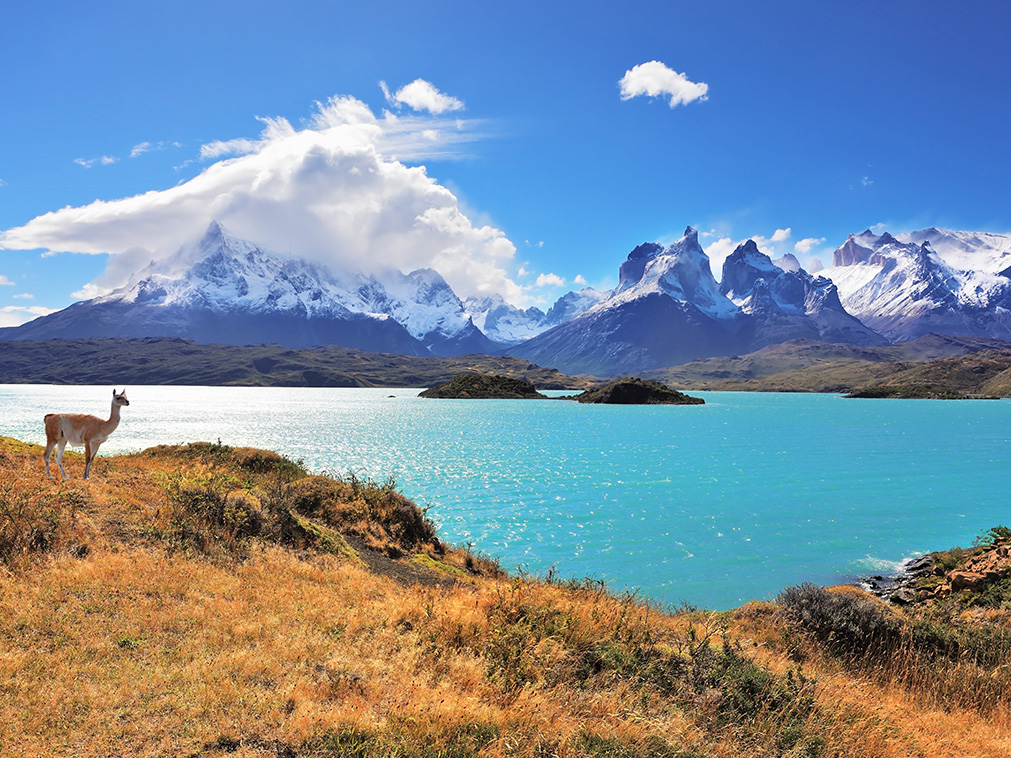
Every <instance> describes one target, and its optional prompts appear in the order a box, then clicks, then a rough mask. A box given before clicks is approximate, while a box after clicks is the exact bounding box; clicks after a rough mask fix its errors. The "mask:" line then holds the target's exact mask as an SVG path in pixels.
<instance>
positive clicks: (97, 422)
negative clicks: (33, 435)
mask: <svg viewBox="0 0 1011 758" xmlns="http://www.w3.org/2000/svg"><path fill="white" fill-rule="evenodd" d="M129 404H130V401H129V400H127V399H126V390H123V391H122V392H120V393H117V392H116V390H113V391H112V410H111V411H110V413H109V418H108V419H100V418H98V417H97V416H90V415H88V414H85V413H47V414H46V416H45V424H46V453H45V456H44V459H45V462H46V476H47V477H50V476H51V475H50V473H49V456H50V454H51V453H52V452H53V448H54V447H55V448H56V465H57V466H59V469H60V473H61V474H63V478H64V479H67V478H69V477H68V475H67V472H66V469H64V468H63V449H64V448H65V447H66V446H67V444H68V443H69V444H71V445H74V446H77V447H80V446H82V445H83V446H84V478H85V479H90V478H91V477H89V476H88V473H89V471H90V470H91V461H92V460H94V458H95V456H96V455H98V448H99V446H100V445H101V444H102V443H103V442H105V441H106V440H107V439H109V435H110V434H112V433H113V432H114V431H115V430H116V427H117V426H119V409H120V408H121V407H122V406H124V405H129Z"/></svg>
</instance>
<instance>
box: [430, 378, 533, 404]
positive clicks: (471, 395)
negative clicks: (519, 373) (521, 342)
mask: <svg viewBox="0 0 1011 758" xmlns="http://www.w3.org/2000/svg"><path fill="white" fill-rule="evenodd" d="M419 397H435V398H440V399H456V400H461V399H462V400H526V399H529V398H541V399H545V395H542V394H541V393H540V392H538V391H537V388H536V387H534V385H533V383H531V382H528V381H526V380H525V379H514V378H512V377H509V376H498V375H496V374H460V375H458V376H455V377H454V378H453V379H451V380H450V381H448V382H443V383H442V384H437V385H435V386H434V387H430V388H429V389H427V390H425V391H424V392H422V393H421V394H420V395H419Z"/></svg>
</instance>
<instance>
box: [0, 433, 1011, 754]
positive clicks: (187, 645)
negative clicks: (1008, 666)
mask: <svg viewBox="0 0 1011 758" xmlns="http://www.w3.org/2000/svg"><path fill="white" fill-rule="evenodd" d="M41 454H42V451H41V449H40V448H37V447H35V446H29V445H23V444H21V443H18V442H15V441H13V440H8V439H3V438H0V460H2V462H3V468H2V471H3V476H2V479H0V496H2V497H3V498H5V499H4V500H3V507H2V508H0V535H3V540H4V542H3V543H2V544H4V545H8V546H10V547H7V548H4V549H5V551H6V552H4V553H3V554H2V556H0V561H2V568H0V604H2V607H3V609H4V613H3V614H0V754H3V755H67V756H69V755H74V756H90V755H95V756H98V755H102V756H106V755H164V756H219V755H221V756H223V755H239V756H254V755H273V756H363V757H369V756H377V757H378V756H384V757H385V756H404V757H408V756H417V757H419V758H420V757H422V756H426V757H431V758H434V757H435V756H565V757H568V756H623V757H627V756H642V757H643V758H645V757H646V756H676V757H677V758H690V757H694V758H699V757H700V756H706V757H707V758H718V757H726V756H857V757H860V756H882V758H885V757H888V758H891V757H892V756H919V755H931V756H934V755H939V756H945V755H948V756H955V755H966V756H969V755H986V756H1006V755H1009V754H1011V751H1009V749H1008V747H1007V745H1008V737H1009V727H1008V719H1007V710H1008V706H1007V705H1006V704H1005V703H1003V702H1002V700H1001V698H999V697H996V696H990V695H986V694H985V693H983V691H982V689H981V688H979V687H977V690H978V691H979V692H980V693H981V694H980V695H979V696H978V697H976V698H975V699H973V698H971V697H963V696H962V695H959V694H958V693H959V692H965V690H964V689H959V688H960V687H962V685H961V684H960V683H959V681H961V680H958V677H959V676H963V674H964V672H966V671H969V670H970V669H969V666H970V662H969V658H971V656H967V654H965V653H964V652H963V651H965V650H967V649H968V648H967V647H966V645H967V644H968V643H967V642H966V640H968V639H969V638H970V637H971V636H972V635H968V636H966V635H962V636H958V635H960V634H962V632H960V631H958V630H957V629H956V626H957V624H956V623H955V621H957V619H955V620H948V619H945V618H942V617H938V618H935V619H931V620H930V623H932V624H934V625H935V627H930V628H928V627H926V626H923V624H924V621H922V620H919V619H917V618H914V617H911V616H910V617H907V616H904V615H902V614H898V615H897V616H896V618H898V621H897V622H896V623H897V624H898V625H899V628H900V633H899V636H898V640H899V641H898V643H896V644H897V645H898V647H896V648H894V649H897V650H906V649H909V650H914V649H915V650H916V651H918V652H917V655H922V656H923V658H922V660H923V661H930V662H931V663H932V666H933V668H932V669H931V670H930V671H923V672H921V673H919V674H917V675H916V676H913V669H912V668H909V667H907V668H906V669H902V668H901V666H899V664H898V663H896V664H889V665H891V667H890V668H889V667H888V666H886V661H887V659H888V656H887V655H885V653H884V650H885V648H883V647H882V648H881V650H882V652H881V653H880V654H879V653H874V654H873V655H872V654H868V653H865V652H863V653H862V652H861V648H860V635H859V633H858V632H854V633H853V634H852V635H851V636H850V638H848V639H847V641H846V642H845V644H844V645H843V646H842V647H841V648H837V647H835V646H834V643H833V642H832V640H833V636H832V634H833V629H834V627H833V626H832V625H833V624H834V623H835V621H834V619H836V617H837V616H839V617H840V618H843V617H845V619H847V620H846V622H845V623H848V624H853V623H857V624H858V627H859V624H860V623H864V622H865V621H867V620H868V619H873V618H876V617H875V616H874V615H873V614H874V613H877V611H876V610H874V611H869V612H867V614H870V615H866V618H865V617H864V616H860V615H859V613H858V614H856V616H853V615H852V614H850V615H846V614H845V613H842V612H841V611H838V610H833V608H834V607H835V606H833V605H832V603H831V602H829V603H824V600H823V599H821V600H816V601H815V602H821V603H823V605H824V608H823V609H822V615H823V616H824V617H825V618H822V620H821V621H820V622H819V623H820V624H821V625H822V626H821V627H819V628H820V629H821V631H815V630H814V627H812V626H811V625H810V624H809V623H808V622H805V621H804V620H803V619H801V618H800V617H798V616H796V615H795V614H794V610H795V609H794V605H795V604H794V603H793V602H792V601H784V602H783V604H782V606H776V605H773V604H769V603H764V604H763V603H754V604H749V605H747V606H745V607H743V608H741V609H739V610H738V611H735V612H731V613H707V612H703V611H695V610H684V611H680V612H672V611H669V610H667V609H663V608H659V607H656V606H654V605H651V604H649V603H646V602H643V601H641V600H640V599H638V598H636V597H634V596H628V595H624V596H616V595H615V594H613V593H611V592H609V591H608V589H607V588H606V587H605V586H604V585H602V584H601V583H599V582H593V581H572V582H561V581H557V580H555V579H554V578H550V577H549V578H537V577H531V576H526V575H518V576H510V575H508V574H506V573H505V572H503V571H502V570H501V568H500V567H498V565H497V564H495V562H494V561H492V560H489V559H488V558H486V557H483V556H480V555H478V554H475V553H473V552H471V551H470V550H468V549H462V548H455V547H453V546H450V545H446V544H444V543H443V542H441V541H440V540H439V539H438V536H437V534H436V532H435V530H434V528H433V527H432V525H431V522H429V521H428V519H427V518H426V515H425V513H424V512H423V511H421V510H420V509H418V508H417V507H416V506H414V504H413V503H411V502H410V501H409V500H407V499H406V498H404V496H403V495H402V494H401V493H399V492H398V491H397V489H396V487H395V485H394V484H393V483H392V482H385V483H375V482H369V481H366V480H362V479H361V478H359V477H355V476H351V475H346V476H338V477H326V476H318V475H311V474H309V473H308V472H306V471H305V470H304V468H303V467H302V466H301V465H300V464H299V463H298V462H295V461H289V460H287V459H284V458H282V457H280V456H277V455H275V454H273V453H269V452H266V451H257V450H249V449H242V448H238V449H234V448H229V447H227V446H223V445H214V444H206V443H204V444H196V445H186V446H172V447H159V448H153V449H151V450H147V451H144V452H142V453H137V454H133V455H124V456H112V457H106V458H99V459H97V460H96V464H95V470H94V471H93V477H94V478H93V480H92V481H91V482H83V481H81V480H80V479H75V480H70V481H68V482H59V481H55V480H54V481H47V480H45V479H44V478H43V477H42V467H41V466H42V462H41ZM68 462H69V463H70V464H71V469H70V470H71V471H74V470H75V467H77V469H78V470H79V467H80V459H79V458H71V456H70V455H69V454H68ZM854 592H856V590H854ZM812 593H813V591H812V590H808V589H805V590H804V591H803V592H802V593H801V594H802V595H804V596H805V597H806V596H807V595H808V594H812ZM854 597H855V596H854ZM819 607H821V606H819ZM825 609H827V610H825ZM886 612H887V613H888V614H894V613H897V612H894V611H892V610H890V609H887V608H882V609H881V610H880V613H881V614H885V613H886ZM974 612H975V611H974ZM988 612H989V611H988ZM840 614H841V615H840ZM882 618H885V617H884V616H882ZM854 619H856V622H854ZM861 619H862V620H861ZM959 623H960V622H959ZM844 626H845V625H844ZM886 626H888V625H887V624H886ZM998 627H999V625H998V623H997V621H996V620H994V621H993V624H992V628H994V629H997V628H998ZM888 628H891V627H890V626H888ZM826 630H827V631H826ZM952 630H955V631H952ZM949 632H950V633H951V634H955V635H956V636H955V637H954V638H953V639H954V641H955V642H956V643H957V645H956V646H955V647H953V646H952V645H953V643H952V642H951V641H950V640H948V638H946V637H945V636H944V635H945V634H947V633H949ZM826 635H827V636H826ZM979 639H980V640H982V638H979ZM993 641H994V640H991V642H993ZM1001 644H1003V643H1001ZM977 649H978V651H979V652H978V654H976V657H975V658H972V661H971V666H973V667H975V668H973V669H972V670H973V671H976V672H978V673H979V674H980V676H982V675H983V674H989V675H993V673H994V667H995V666H997V667H999V666H1001V665H1004V664H1003V663H1002V661H1004V657H1002V656H1004V653H1003V652H1002V653H1000V654H995V657H991V658H985V657H980V656H981V655H982V653H983V651H984V650H986V649H987V645H982V644H981V645H980V646H979V647H978V648H977ZM956 650H957V654H956V653H955V652H954V651H956ZM910 660H911V659H910ZM917 660H919V659H917ZM959 666H961V667H962V668H959ZM916 671H918V672H919V671H920V669H916ZM939 671H940V672H945V671H946V672H948V673H936V672H939ZM1001 676H1002V675H998V677H997V679H996V680H995V681H997V682H998V684H1003V683H1004V680H1003V679H1001V678H1000V677H1001ZM917 677H919V678H917ZM965 681H969V680H968V679H966V680H965ZM973 681H977V682H978V681H979V680H978V679H977V680H973ZM949 698H950V700H949Z"/></svg>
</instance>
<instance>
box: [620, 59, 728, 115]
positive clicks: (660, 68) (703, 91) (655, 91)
mask: <svg viewBox="0 0 1011 758" xmlns="http://www.w3.org/2000/svg"><path fill="white" fill-rule="evenodd" d="M618 84H619V86H620V87H621V99H622V100H629V99H631V98H633V97H638V96H640V95H647V96H648V97H660V96H664V97H666V96H668V95H669V96H670V107H671V108H673V107H674V106H676V105H687V104H688V103H691V102H694V101H695V100H706V99H708V94H707V93H708V92H709V85H708V84H706V83H705V82H692V81H689V80H688V77H686V76H685V75H684V74H679V73H678V72H677V71H675V70H674V69H672V68H669V67H668V66H666V65H664V64H663V63H661V62H660V61H649V62H648V63H640V64H639V65H638V66H634V67H632V68H631V69H629V70H628V71H626V72H625V75H624V76H623V77H621V80H620V81H619V82H618Z"/></svg>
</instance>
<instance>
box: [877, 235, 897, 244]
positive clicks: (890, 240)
mask: <svg viewBox="0 0 1011 758" xmlns="http://www.w3.org/2000/svg"><path fill="white" fill-rule="evenodd" d="M878 244H879V245H897V244H899V241H898V240H897V239H895V237H893V236H892V235H891V234H889V233H888V232H882V233H881V236H880V237H878Z"/></svg>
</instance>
